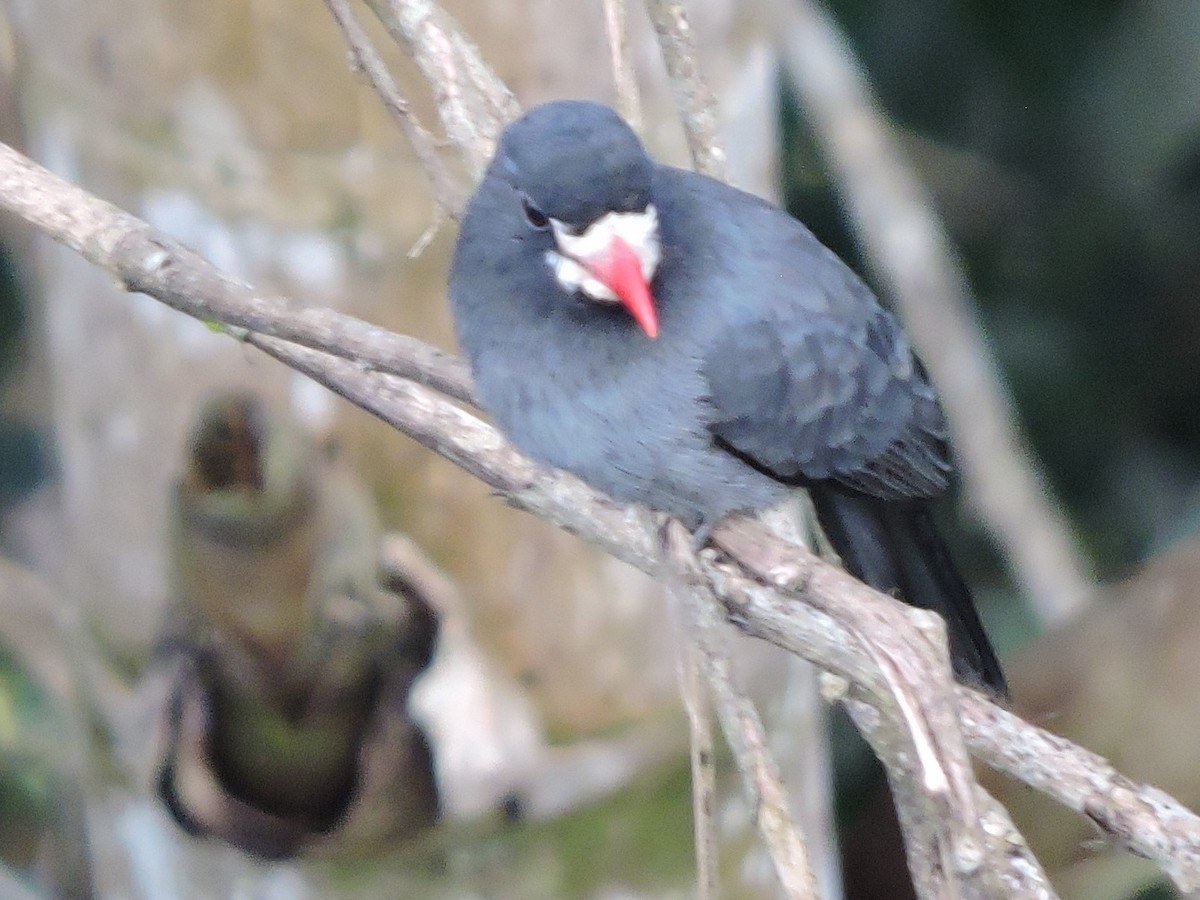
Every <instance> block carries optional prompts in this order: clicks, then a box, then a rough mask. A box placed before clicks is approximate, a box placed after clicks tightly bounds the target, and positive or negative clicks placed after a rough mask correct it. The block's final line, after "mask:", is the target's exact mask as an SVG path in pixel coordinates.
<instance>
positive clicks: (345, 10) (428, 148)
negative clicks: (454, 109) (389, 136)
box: [325, 0, 466, 219]
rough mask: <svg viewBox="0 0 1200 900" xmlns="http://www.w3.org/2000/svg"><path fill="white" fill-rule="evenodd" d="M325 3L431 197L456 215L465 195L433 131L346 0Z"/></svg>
mask: <svg viewBox="0 0 1200 900" xmlns="http://www.w3.org/2000/svg"><path fill="white" fill-rule="evenodd" d="M325 5H326V6H327V7H328V8H329V12H330V14H331V15H332V16H333V19H334V21H335V22H337V24H338V27H339V28H340V29H341V30H342V36H343V37H345V39H346V44H347V46H349V48H350V55H351V58H352V60H353V61H354V65H355V66H356V67H357V68H359V69H361V70H362V71H363V72H364V73H365V74H366V76H367V78H369V79H370V80H371V86H372V87H374V88H375V93H377V94H378V95H379V97H380V99H382V100H383V105H384V106H385V107H387V111H388V112H389V113H391V114H392V118H393V119H394V120H395V121H396V124H397V125H399V126H400V130H401V131H403V132H404V134H405V136H406V137H407V138H408V142H409V144H411V145H412V148H413V152H414V153H416V154H417V160H418V161H419V162H420V163H421V168H422V169H424V170H425V177H426V178H428V179H429V183H430V184H431V185H432V186H433V196H434V199H435V200H436V201H437V202H438V205H439V206H440V207H441V208H442V212H444V213H445V214H446V215H447V216H449V217H450V218H451V219H457V218H458V216H459V213H460V211H461V210H462V208H463V204H464V203H465V202H466V198H465V196H464V195H463V191H462V189H461V188H460V187H459V186H458V185H456V184H455V183H454V179H453V178H451V177H450V172H449V171H448V170H447V169H446V166H445V164H444V163H443V162H442V158H441V157H440V156H438V153H437V147H436V146H435V145H434V140H433V135H431V134H430V133H429V132H428V131H426V130H425V127H424V126H423V125H422V124H421V122H420V120H418V119H417V116H416V113H414V112H413V111H412V109H410V108H409V105H408V101H407V100H406V99H405V98H404V96H403V95H402V94H401V93H400V89H399V88H398V87H397V86H396V81H395V79H394V78H392V73H391V72H389V71H388V68H387V66H385V65H384V63H383V60H382V59H380V57H379V54H378V53H377V52H376V50H375V47H374V46H373V45H372V44H371V42H370V40H369V39H368V38H367V34H366V32H365V31H363V27H362V25H360V24H359V22H358V20H357V19H356V18H354V14H353V13H352V12H350V4H349V3H348V2H347V0H325Z"/></svg>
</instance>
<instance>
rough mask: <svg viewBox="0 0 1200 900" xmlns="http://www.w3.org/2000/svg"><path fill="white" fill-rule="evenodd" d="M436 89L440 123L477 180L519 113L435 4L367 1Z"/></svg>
mask: <svg viewBox="0 0 1200 900" xmlns="http://www.w3.org/2000/svg"><path fill="white" fill-rule="evenodd" d="M367 4H368V5H369V6H370V7H371V9H372V10H374V11H375V14H376V15H377V16H379V19H380V21H382V22H383V25H384V27H385V28H386V29H387V30H388V33H389V34H390V35H391V36H392V38H393V39H394V40H395V41H396V42H397V43H398V44H400V45H401V46H402V47H403V48H404V49H405V51H406V52H407V53H408V55H409V56H411V57H412V58H413V60H414V61H415V62H416V64H417V65H418V66H419V67H420V69H421V71H422V72H423V73H424V75H425V79H426V80H427V81H428V82H429V84H430V85H432V86H433V89H434V92H435V99H436V100H437V107H438V111H439V112H440V113H441V116H442V125H443V126H444V127H445V129H446V133H447V134H448V135H449V136H450V139H451V140H452V141H453V142H454V143H455V145H456V146H457V147H458V148H459V150H460V151H461V152H462V154H463V158H464V159H466V160H467V163H468V164H469V166H470V168H471V171H472V174H473V175H474V176H475V179H476V180H478V179H479V176H480V175H481V174H482V173H483V169H484V166H486V165H487V162H488V160H489V159H491V157H492V150H493V149H494V147H495V144H496V140H497V138H499V136H500V131H501V130H502V129H503V128H504V126H505V125H506V124H508V123H509V122H510V121H512V120H513V119H515V118H516V117H517V116H518V115H519V114H520V112H521V107H520V106H519V105H518V103H517V101H516V98H514V97H513V95H512V93H511V92H510V91H509V90H508V88H507V87H505V85H504V82H502V81H501V80H500V79H499V78H497V77H496V73H495V72H493V71H492V70H491V68H490V67H489V66H488V65H487V63H485V62H484V61H483V57H482V56H481V55H480V53H479V48H477V47H476V46H475V45H474V44H472V43H471V42H470V41H468V40H467V39H466V37H464V36H463V33H462V30H461V29H460V28H459V27H458V24H457V23H456V22H455V21H454V20H453V19H452V18H451V17H450V16H449V15H448V14H447V13H446V12H445V11H444V10H443V9H442V8H441V7H439V6H438V5H437V4H436V3H434V2H432V0H367Z"/></svg>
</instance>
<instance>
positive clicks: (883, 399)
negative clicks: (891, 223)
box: [450, 102, 1003, 690]
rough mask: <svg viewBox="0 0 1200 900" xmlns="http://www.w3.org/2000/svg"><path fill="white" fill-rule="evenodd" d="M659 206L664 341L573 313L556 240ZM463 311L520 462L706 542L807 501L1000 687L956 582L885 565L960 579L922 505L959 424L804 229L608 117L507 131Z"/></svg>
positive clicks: (587, 115)
mask: <svg viewBox="0 0 1200 900" xmlns="http://www.w3.org/2000/svg"><path fill="white" fill-rule="evenodd" d="M647 203H652V204H653V205H654V206H655V208H656V209H657V212H658V222H659V235H660V240H661V261H660V262H659V264H658V267H657V270H656V272H655V274H654V277H653V280H652V282H651V284H650V288H651V291H652V293H653V297H654V305H655V307H656V309H657V312H658V322H659V332H658V336H657V338H656V339H653V340H652V339H650V338H649V337H647V335H646V334H645V333H644V332H643V331H642V330H641V329H640V328H639V327H638V325H637V323H635V322H634V320H633V319H632V318H631V317H630V315H629V314H628V313H627V312H626V310H625V309H623V308H621V307H620V306H619V305H615V304H612V305H609V304H603V303H597V302H594V301H592V300H589V299H587V298H585V297H584V296H583V295H582V294H580V293H576V294H575V295H573V296H568V295H567V293H566V292H565V291H564V290H563V289H562V287H561V286H560V285H559V283H558V282H557V281H556V280H555V278H554V275H553V273H552V271H551V268H550V266H549V265H548V264H547V262H546V254H547V252H548V251H550V250H552V249H553V248H554V246H555V244H554V235H553V234H552V233H551V231H550V230H548V229H546V228H544V227H538V226H539V225H543V224H544V220H545V218H551V219H555V220H558V221H560V222H563V223H565V224H567V225H569V226H572V227H573V228H574V229H577V230H582V228H584V227H585V226H587V225H589V224H591V223H592V222H593V221H595V220H596V219H597V218H598V217H599V216H601V215H602V214H604V213H605V212H608V211H619V212H623V211H637V210H641V209H644V208H645V207H646V205H647ZM450 298H451V304H452V308H453V313H454V320H455V325H456V329H457V334H458V340H459V343H460V345H461V347H462V349H463V350H464V351H465V353H466V354H467V356H468V358H469V360H470V364H471V368H472V371H473V372H474V375H475V379H476V384H477V387H478V391H479V394H480V397H481V399H482V401H483V404H484V406H485V407H486V409H487V410H488V412H489V413H490V414H491V415H492V416H493V418H494V419H495V420H496V422H497V424H498V425H499V426H500V427H501V429H502V430H503V431H504V432H505V434H506V435H507V436H508V437H509V438H510V439H511V440H512V441H513V443H514V444H515V445H516V446H517V447H518V448H520V449H521V450H522V451H524V452H525V453H527V454H529V455H530V456H532V457H534V458H536V459H539V460H541V461H543V462H546V463H549V464H551V465H555V466H558V467H560V468H563V469H566V470H568V471H571V472H573V473H575V474H576V475H578V476H580V477H581V478H583V479H584V480H585V481H587V482H589V483H590V484H592V485H593V486H595V487H597V488H600V489H601V490H604V491H606V492H607V493H610V494H612V495H613V496H614V497H616V498H617V499H619V500H623V501H636V502H641V503H645V504H647V505H648V506H651V507H653V508H655V509H659V510H662V511H665V512H667V513H670V514H671V515H674V516H676V517H678V518H679V519H681V520H682V521H683V522H684V523H685V524H687V525H688V526H689V527H691V528H697V527H701V526H711V525H712V524H714V523H715V522H716V521H717V520H719V519H720V518H721V517H723V516H725V515H727V514H729V513H731V512H735V511H753V510H757V509H761V508H764V507H766V506H769V505H772V504H774V503H775V502H777V501H779V500H780V499H782V498H783V497H784V496H785V494H786V492H787V491H788V490H789V488H791V487H795V486H806V487H809V488H810V489H812V490H813V491H814V494H816V495H819V496H817V501H818V502H817V508H818V513H819V514H821V517H822V522H823V524H825V525H826V527H827V531H830V532H831V534H830V536H831V539H832V540H833V541H834V543H835V547H836V548H837V549H838V550H839V552H840V553H841V555H842V556H843V559H844V561H845V562H846V564H847V567H848V568H850V569H851V571H852V572H854V573H855V574H856V575H858V576H859V577H862V578H864V580H867V581H869V582H870V583H874V584H875V586H876V587H879V588H881V589H883V590H898V591H900V592H901V593H902V594H904V595H905V597H906V599H908V600H909V601H910V602H914V603H916V604H917V605H924V606H929V607H931V608H935V609H937V610H938V611H939V612H941V613H942V614H943V615H944V616H947V618H948V619H950V625H951V631H952V634H953V633H954V632H955V630H956V622H955V619H956V618H958V619H962V618H963V617H964V616H965V617H966V618H968V619H969V620H970V621H969V622H967V623H966V625H965V631H966V632H967V633H968V635H967V637H966V638H965V639H963V638H961V637H960V638H956V641H955V642H956V645H957V646H956V647H955V655H956V657H962V656H964V655H965V656H967V657H969V659H968V660H967V662H966V664H965V667H964V671H965V672H966V673H967V674H968V675H975V676H981V677H982V680H984V681H985V682H987V683H989V684H992V685H993V686H994V687H996V688H997V689H1001V690H1002V689H1003V679H1002V676H1001V675H1000V674H999V667H998V665H997V664H995V660H994V657H993V656H992V655H991V649H990V646H989V645H988V644H987V640H986V637H984V636H983V632H982V629H981V628H980V626H979V624H978V620H977V618H976V617H975V613H974V609H973V606H971V601H970V595H969V593H967V592H966V588H965V586H964V585H962V582H961V579H958V577H957V573H954V576H953V579H951V581H953V582H954V583H953V585H951V586H949V587H947V586H946V585H945V584H942V583H941V582H943V581H945V580H946V579H944V578H942V579H941V580H940V581H939V578H940V576H939V577H934V578H932V581H931V579H930V578H928V577H926V578H922V577H917V576H911V575H909V576H906V575H904V572H903V571H902V570H904V568H905V567H904V566H903V565H899V564H898V565H882V564H880V565H876V564H874V563H873V562H872V560H873V559H878V560H886V559H887V558H889V556H895V555H897V554H899V555H900V556H907V555H911V553H913V552H916V553H917V555H921V553H920V552H919V551H920V550H921V549H922V548H923V549H925V550H928V549H929V548H928V547H925V546H924V545H925V544H927V543H928V542H929V541H930V540H933V541H935V542H936V543H938V545H939V546H938V547H937V548H936V551H937V552H935V553H928V552H927V553H924V556H925V557H926V558H927V559H931V558H933V557H937V558H938V559H937V563H938V565H934V566H933V568H934V569H936V568H938V566H939V565H940V564H941V563H942V562H945V563H947V564H948V561H949V557H948V556H947V555H946V554H945V552H944V547H941V546H940V539H938V538H936V532H932V534H933V537H932V538H930V537H929V533H930V532H931V528H932V524H931V523H932V520H930V519H928V511H927V509H926V503H925V501H928V500H929V499H931V498H934V497H937V496H938V495H940V494H942V493H943V492H944V491H945V490H946V489H947V487H948V486H949V483H950V480H951V475H952V466H951V463H950V459H949V456H948V449H947V429H946V422H945V418H944V416H943V414H942V411H941V408H940V406H939V405H938V401H937V397H936V393H935V391H934V389H933V387H932V385H931V384H930V383H929V381H928V379H927V377H926V375H925V372H924V370H923V369H922V367H921V366H920V364H919V362H918V361H917V360H916V358H915V356H914V354H913V351H912V348H911V347H910V345H909V343H908V340H907V338H906V337H905V336H904V334H903V332H902V331H901V329H900V326H899V324H898V323H897V322H896V320H895V318H894V317H893V316H892V315H891V313H889V312H888V311H886V310H885V309H883V308H882V307H881V306H880V305H879V303H878V302H877V301H876V299H875V297H874V296H873V295H872V293H871V291H870V290H869V289H868V288H867V287H866V285H865V284H863V282H862V281H861V279H859V278H858V276H857V275H855V274H854V273H853V272H852V271H851V270H850V269H849V268H848V267H847V266H846V265H845V264H844V263H842V261H841V260H839V259H838V258H837V257H836V256H835V255H834V254H833V253H832V252H831V251H830V250H828V249H827V248H825V247H824V246H823V245H822V244H821V243H820V242H819V241H818V240H817V239H816V238H815V237H814V236H813V235H812V233H811V232H810V231H809V230H808V229H807V228H805V227H804V226H803V225H801V224H800V223H799V222H797V221H796V220H795V219H793V218H791V217H790V216H788V215H787V214H786V213H784V212H782V211H781V210H779V209H777V208H776V207H774V206H772V205H770V204H768V203H766V202H764V201H762V200H760V199H758V198H756V197H753V196H751V195H749V194H746V193H743V192H741V191H738V190H736V189H734V188H732V187H729V186H728V185H725V184H722V183H720V182H717V181H714V180H712V179H709V178H705V177H704V176H701V175H697V174H694V173H691V172H686V171H683V170H680V169H675V168H672V167H669V166H664V165H659V164H657V163H655V162H653V161H652V160H650V158H649V157H648V156H647V155H646V154H645V152H644V150H643V149H642V147H641V144H640V143H639V142H638V140H637V138H636V136H635V135H634V134H633V133H632V131H630V130H629V129H628V127H627V126H626V125H625V123H624V122H622V121H621V120H620V119H619V118H618V117H617V116H616V114H615V113H613V112H612V111H611V110H609V109H608V108H606V107H603V106H598V105H596V104H590V103H580V102H560V103H553V104H547V105H545V106H542V107H538V108H535V109H534V110H532V111H530V112H529V113H527V114H526V115H525V116H524V117H523V118H522V119H520V120H518V121H517V122H516V123H514V124H513V125H511V126H510V127H509V128H508V130H507V131H506V132H505V134H504V137H503V138H502V140H501V142H500V145H499V147H498V149H497V152H496V157H495V159H494V160H493V162H492V164H491V166H490V168H489V169H488V171H487V174H486V175H485V177H484V179H483V182H482V183H481V184H480V186H479V188H478V190H477V192H476V194H475V195H474V197H473V198H472V200H471V202H470V205H469V207H468V209H467V214H466V216H465V218H464V220H463V223H462V231H461V234H460V236H459V240H458V245H457V248H456V250H455V256H454V261H453V264H452V267H451V273H450ZM885 510H886V511H887V512H886V514H885V512H884V511H885ZM914 516H915V517H916V518H917V520H919V524H920V527H917V528H915V529H910V528H909V525H910V524H911V522H910V520H911V519H912V518H913V517H914ZM839 520H840V522H841V524H840V525H839V524H838V521H839ZM921 523H926V524H928V527H925V524H921ZM910 531H911V532H912V534H916V535H918V536H919V541H918V543H919V544H920V545H921V547H918V548H917V550H915V551H914V550H913V545H912V540H909V538H910V537H911V535H910V533H909V532H910ZM856 539H857V540H859V541H860V543H861V542H862V541H864V540H865V541H869V542H871V543H872V544H873V545H874V546H872V547H870V548H867V549H866V550H865V551H864V550H863V549H862V548H857V549H856V548H854V547H853V546H852V545H853V544H854V542H855V540H856ZM839 542H840V543H841V544H842V545H843V546H840V547H839V546H837V545H838V543H839ZM909 568H911V567H909ZM856 569H857V571H856ZM868 576H874V580H872V577H868ZM888 579H890V580H891V582H892V583H890V584H880V583H878V582H879V581H881V580H888ZM934 582H937V583H936V584H935V586H934V587H933V588H931V587H930V586H929V585H930V584H931V583H934ZM906 588H907V589H908V590H909V591H912V590H915V589H918V588H919V589H920V590H922V591H924V592H926V593H930V592H933V593H938V592H939V591H941V592H948V593H950V594H957V595H958V596H952V597H951V598H950V599H949V600H945V599H944V598H940V597H936V596H935V597H909V596H908V594H907V592H906V590H905V589H906ZM964 602H965V604H966V606H967V612H966V613H962V612H961V611H960V610H959V609H958V608H957V607H958V606H961V605H962V604H963V603H964ZM958 630H960V631H962V630H963V629H962V628H960V629H958ZM977 645H981V646H982V649H980V647H979V646H977ZM964 648H965V649H964Z"/></svg>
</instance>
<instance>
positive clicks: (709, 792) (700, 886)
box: [672, 591, 719, 900]
mask: <svg viewBox="0 0 1200 900" xmlns="http://www.w3.org/2000/svg"><path fill="white" fill-rule="evenodd" d="M672 594H673V595H675V594H678V592H677V591H672ZM675 599H676V600H677V601H678V602H679V605H680V606H681V607H682V606H683V601H682V599H681V598H679V597H677V596H676V597H675ZM685 633H687V632H685ZM689 638H690V634H689ZM679 655H680V659H679V667H680V671H679V693H680V694H681V695H682V697H683V708H684V710H685V711H686V712H687V718H688V756H689V762H690V764H691V769H692V823H693V831H694V842H695V845H696V881H697V892H696V893H697V896H698V897H699V900H716V898H717V897H718V895H719V893H718V891H719V886H718V876H719V869H718V865H717V863H718V853H717V829H716V818H715V815H716V810H715V806H716V802H717V760H716V756H715V753H716V744H715V743H714V741H713V722H712V703H711V702H710V701H709V696H708V692H707V690H706V689H705V686H704V682H703V680H702V679H703V678H704V673H703V672H702V671H701V661H700V648H699V647H698V646H697V645H696V644H695V643H694V642H693V641H691V640H688V641H686V642H685V643H684V646H682V647H681V648H680V650H679Z"/></svg>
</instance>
